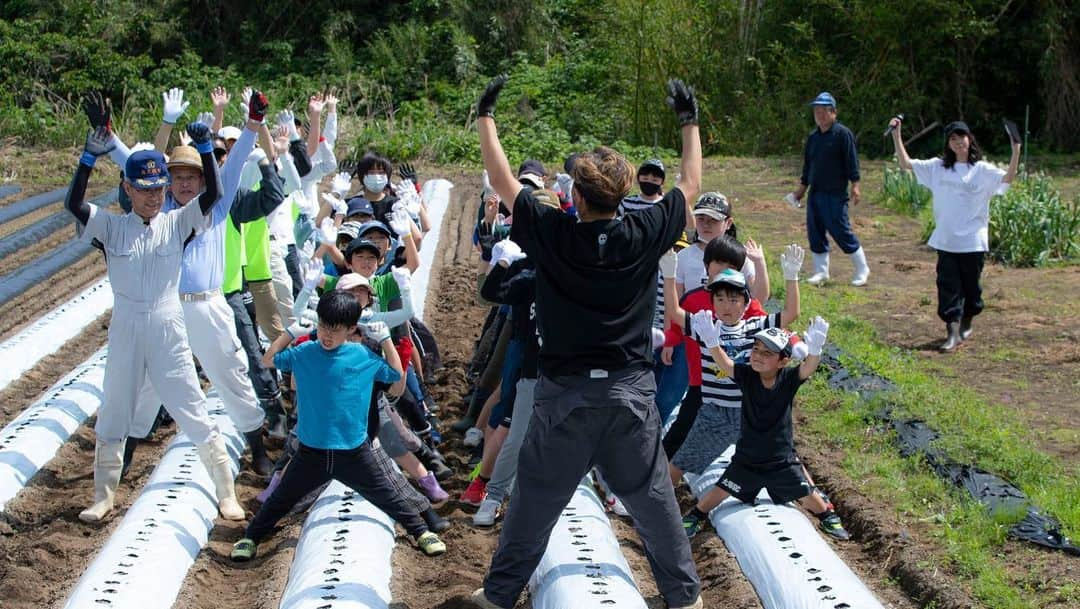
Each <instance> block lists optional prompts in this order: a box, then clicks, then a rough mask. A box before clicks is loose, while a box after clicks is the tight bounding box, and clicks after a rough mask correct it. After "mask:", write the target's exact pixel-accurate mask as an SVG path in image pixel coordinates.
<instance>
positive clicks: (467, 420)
mask: <svg viewBox="0 0 1080 609" xmlns="http://www.w3.org/2000/svg"><path fill="white" fill-rule="evenodd" d="M490 396H491V392H490V391H484V390H483V389H480V388H479V387H477V389H476V391H474V392H473V396H472V400H470V401H469V411H468V412H467V413H465V416H463V417H461V418H460V419H458V420H456V421H454V423H453V424H452V425H451V426H450V429H453V430H454V431H456V432H458V433H465V432H466V431H467V430H468V429H469V428H470V427H475V426H476V417H478V416H480V411H481V410H483V409H484V402H486V401H487V399H488V397H490Z"/></svg>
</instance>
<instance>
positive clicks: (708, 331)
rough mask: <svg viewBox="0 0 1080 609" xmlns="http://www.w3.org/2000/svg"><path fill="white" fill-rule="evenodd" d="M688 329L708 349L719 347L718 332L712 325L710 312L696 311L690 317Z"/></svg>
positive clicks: (713, 324) (714, 325)
mask: <svg viewBox="0 0 1080 609" xmlns="http://www.w3.org/2000/svg"><path fill="white" fill-rule="evenodd" d="M690 327H691V328H693V330H694V334H697V336H698V338H700V339H701V342H703V343H705V346H706V347H708V348H709V349H712V348H713V347H719V346H720V330H718V329H717V327H716V324H715V323H713V318H712V311H698V312H697V313H694V314H693V315H691V316H690Z"/></svg>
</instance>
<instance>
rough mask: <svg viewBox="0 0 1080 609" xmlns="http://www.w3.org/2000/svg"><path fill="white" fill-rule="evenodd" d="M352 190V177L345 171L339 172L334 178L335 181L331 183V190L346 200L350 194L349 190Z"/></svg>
mask: <svg viewBox="0 0 1080 609" xmlns="http://www.w3.org/2000/svg"><path fill="white" fill-rule="evenodd" d="M351 189H352V175H351V174H349V173H346V172H344V171H341V172H338V174H337V175H336V176H334V179H333V181H331V182H330V190H332V191H334V194H336V195H337V196H339V197H341V198H344V197H345V195H347V194H349V190H351Z"/></svg>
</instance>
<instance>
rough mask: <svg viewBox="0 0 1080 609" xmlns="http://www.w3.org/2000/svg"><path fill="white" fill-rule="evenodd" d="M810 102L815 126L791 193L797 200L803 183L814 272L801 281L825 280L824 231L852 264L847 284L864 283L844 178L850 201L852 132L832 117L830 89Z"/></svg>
mask: <svg viewBox="0 0 1080 609" xmlns="http://www.w3.org/2000/svg"><path fill="white" fill-rule="evenodd" d="M810 105H811V106H812V107H813V108H814V122H815V123H816V124H817V129H814V131H813V132H812V133H811V134H810V136H809V137H807V138H806V148H805V149H804V151H803V167H802V177H801V180H800V181H801V184H800V186H799V188H798V190H796V191H795V198H796V199H802V197H803V195H804V194H806V190H807V188H809V189H810V199H809V201H808V202H807V204H806V234H807V237H809V240H810V251H812V252H813V253H814V274H813V275H811V276H810V278H809V279H807V283H809V284H810V285H819V284H821V283H824V282H826V281H828V279H829V240H828V238H827V237H826V236H825V235H826V233H828V234H830V235H832V238H833V240H834V241H836V245H837V246H839V247H840V249H841V250H842V251H843V252H844V253H845V254H848V255H850V256H851V262H852V264H853V265H854V267H855V274H854V276H853V277H852V279H851V285H854V286H862V285H866V280H867V278H868V277H869V276H870V267H869V266H868V265H867V263H866V253H865V252H864V251H863V249H862V245H860V244H859V238H858V237H856V236H855V232H854V231H852V230H851V222H850V221H849V220H848V182H851V202H852V204H853V205H858V204H859V201H860V199H861V198H862V194H861V192H860V191H859V156H858V153H857V152H856V150H855V135H854V134H852V133H851V130H850V129H848V128H847V127H845V126H843V125H841V124H840V123H839V121H837V120H836V99H835V98H833V96H832V95H831V94H830V93H828V92H827V91H826V92H823V93H821V94H820V95H818V96H817V98H815V99H814V101H812V102H810Z"/></svg>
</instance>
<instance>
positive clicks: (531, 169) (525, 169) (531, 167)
mask: <svg viewBox="0 0 1080 609" xmlns="http://www.w3.org/2000/svg"><path fill="white" fill-rule="evenodd" d="M526 173H533V174H536V175H538V176H540V177H544V176H546V175H547V170H545V169H544V164H543V163H541V162H540V161H538V160H536V159H526V160H525V162H524V163H522V164H521V167H519V168H518V175H519V176H520V175H522V174H526Z"/></svg>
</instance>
